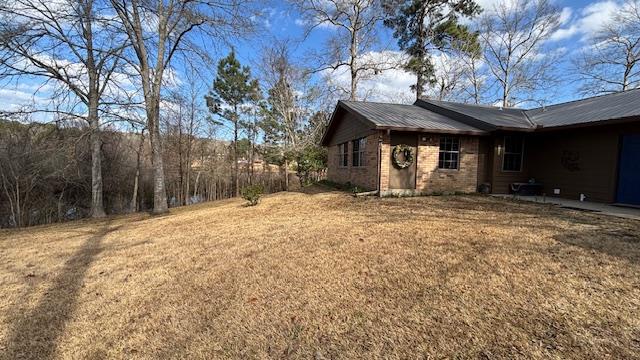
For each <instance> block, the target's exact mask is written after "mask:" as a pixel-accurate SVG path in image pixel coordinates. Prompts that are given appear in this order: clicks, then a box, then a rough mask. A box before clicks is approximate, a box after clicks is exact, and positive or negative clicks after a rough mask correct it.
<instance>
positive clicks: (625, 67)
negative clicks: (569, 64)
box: [574, 0, 640, 95]
mask: <svg viewBox="0 0 640 360" xmlns="http://www.w3.org/2000/svg"><path fill="white" fill-rule="evenodd" d="M590 41H591V44H590V45H589V46H588V47H587V48H586V49H585V50H583V51H582V52H581V53H580V54H579V55H578V58H577V59H576V60H575V61H574V65H575V66H576V68H577V71H578V74H579V75H580V77H581V79H582V80H583V84H582V86H581V87H580V92H581V93H583V94H584V95H597V94H608V93H612V92H616V91H624V90H629V89H635V88H638V87H640V1H639V0H627V1H626V2H625V3H624V4H623V5H622V7H621V8H620V10H619V11H618V12H616V13H615V15H614V16H613V17H612V18H611V19H609V21H607V22H606V23H605V24H604V25H603V26H602V28H601V29H600V30H599V31H598V32H597V33H596V34H595V36H593V37H592V38H591V39H590Z"/></svg>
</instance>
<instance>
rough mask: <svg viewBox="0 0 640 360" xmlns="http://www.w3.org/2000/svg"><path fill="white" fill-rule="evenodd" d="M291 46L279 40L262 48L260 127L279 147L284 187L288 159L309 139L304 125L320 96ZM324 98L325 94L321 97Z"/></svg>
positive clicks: (277, 147)
mask: <svg viewBox="0 0 640 360" xmlns="http://www.w3.org/2000/svg"><path fill="white" fill-rule="evenodd" d="M291 52H292V50H291V47H290V44H289V43H287V42H279V43H277V44H275V45H274V46H271V47H269V48H267V49H265V51H264V52H263V59H262V69H261V70H262V78H263V82H264V84H265V87H266V88H267V99H266V108H265V113H264V116H265V119H264V120H263V122H262V129H263V131H264V134H265V142H266V143H267V144H268V145H271V146H275V147H276V149H275V150H280V156H281V157H282V160H283V161H282V163H283V164H284V167H285V188H286V189H287V190H288V189H289V163H290V161H292V160H294V158H295V153H296V152H297V151H298V150H300V149H302V148H303V147H304V146H306V145H307V144H308V143H309V142H310V141H311V138H312V137H311V135H312V134H311V133H309V132H305V131H304V130H303V129H304V126H305V124H306V123H307V122H308V119H309V118H310V117H311V115H312V113H311V112H310V111H309V110H308V109H310V108H312V107H314V106H316V105H317V104H316V100H317V99H319V98H323V97H322V96H320V93H319V91H318V88H317V87H316V86H314V85H313V84H312V83H311V81H310V72H309V71H308V70H307V69H306V68H304V67H302V66H299V65H297V64H295V63H294V62H293V61H292V56H291ZM324 98H327V97H324Z"/></svg>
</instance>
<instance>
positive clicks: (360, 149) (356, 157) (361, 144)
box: [351, 138, 367, 167]
mask: <svg viewBox="0 0 640 360" xmlns="http://www.w3.org/2000/svg"><path fill="white" fill-rule="evenodd" d="M366 144H367V139H366V138H360V139H356V140H353V160H352V162H351V165H353V167H363V166H364V165H365V164H364V148H365V145H366Z"/></svg>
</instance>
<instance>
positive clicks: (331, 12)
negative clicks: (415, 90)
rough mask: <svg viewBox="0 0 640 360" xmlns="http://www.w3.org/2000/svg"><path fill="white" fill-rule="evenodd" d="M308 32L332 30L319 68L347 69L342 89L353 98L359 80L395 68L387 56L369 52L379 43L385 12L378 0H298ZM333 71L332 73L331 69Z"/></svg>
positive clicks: (356, 95)
mask: <svg viewBox="0 0 640 360" xmlns="http://www.w3.org/2000/svg"><path fill="white" fill-rule="evenodd" d="M294 2H295V3H296V5H297V6H298V8H299V9H300V11H301V12H302V14H303V16H304V18H305V20H306V22H307V24H308V25H309V27H308V29H307V32H308V33H309V32H310V31H312V30H313V29H315V28H317V27H327V26H328V27H332V28H334V30H335V31H332V32H331V33H330V35H329V38H328V40H327V42H326V45H325V46H324V47H323V48H322V51H321V52H320V54H319V55H317V56H316V58H318V59H321V60H320V64H318V65H317V69H316V71H326V70H333V71H341V69H344V68H347V69H348V72H349V77H350V85H349V88H348V89H340V90H342V91H343V92H344V93H346V94H347V95H348V97H349V99H350V100H356V99H357V98H358V83H359V82H360V81H361V80H363V79H365V78H366V77H367V76H370V75H371V74H372V73H377V72H379V71H382V70H384V69H389V68H392V67H395V66H396V64H395V63H393V62H391V61H390V60H388V59H382V58H381V59H376V58H375V57H373V56H370V54H367V53H368V52H370V51H372V50H374V48H375V45H376V44H378V41H379V39H378V34H377V29H378V25H379V23H380V22H381V21H382V20H383V18H384V15H383V13H382V11H381V9H380V1H379V0H295V1H294ZM332 73H333V72H332Z"/></svg>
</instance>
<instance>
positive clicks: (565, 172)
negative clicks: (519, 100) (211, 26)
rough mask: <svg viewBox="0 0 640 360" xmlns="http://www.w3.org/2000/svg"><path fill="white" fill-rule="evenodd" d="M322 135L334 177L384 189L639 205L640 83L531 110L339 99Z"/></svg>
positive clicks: (399, 192)
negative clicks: (523, 194) (532, 192)
mask: <svg viewBox="0 0 640 360" xmlns="http://www.w3.org/2000/svg"><path fill="white" fill-rule="evenodd" d="M322 144H323V146H326V147H327V148H328V153H329V165H328V170H327V177H328V180H330V181H334V182H339V183H350V184H352V185H356V186H358V187H361V188H363V189H369V190H378V191H379V193H380V195H381V196H384V195H396V194H397V195H402V194H404V195H412V194H431V193H453V192H464V193H471V192H476V191H483V192H489V193H496V194H505V193H510V192H512V191H515V190H518V189H519V187H520V186H524V187H525V188H532V187H533V188H536V187H537V188H538V189H539V193H541V194H542V193H544V194H546V195H547V196H558V197H566V198H571V199H579V198H580V197H582V198H583V199H586V200H590V201H598V202H606V203H620V204H630V205H640V89H636V90H629V91H624V92H619V93H614V94H609V95H603V96H597V97H591V98H587V99H583V100H578V101H571V102H566V103H562V104H557V105H551V106H546V107H540V108H535V109H529V110H525V109H517V108H501V107H492V106H482V105H470V104H461V103H454V102H446V101H435V100H429V99H421V100H418V101H416V102H415V103H414V104H413V105H401V104H386V103H373V102H360V101H339V102H338V105H337V106H336V108H335V111H334V112H333V115H332V116H331V120H330V122H329V125H328V126H327V129H326V131H325V134H324V136H323V138H322ZM526 184H532V185H531V186H527V185H526Z"/></svg>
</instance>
